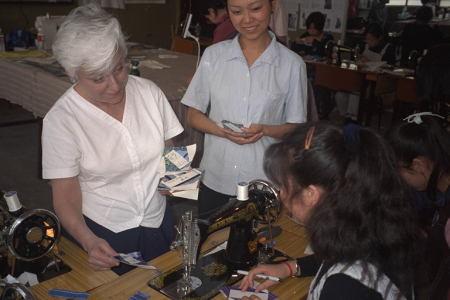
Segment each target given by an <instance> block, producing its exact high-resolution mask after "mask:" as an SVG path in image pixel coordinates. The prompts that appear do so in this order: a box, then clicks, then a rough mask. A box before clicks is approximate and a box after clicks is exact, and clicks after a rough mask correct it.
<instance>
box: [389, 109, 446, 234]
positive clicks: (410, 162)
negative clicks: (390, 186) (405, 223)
mask: <svg viewBox="0 0 450 300" xmlns="http://www.w3.org/2000/svg"><path fill="white" fill-rule="evenodd" d="M405 120H406V121H404V122H399V123H397V124H395V125H394V126H393V127H392V128H391V129H389V131H388V132H387V133H386V139H387V141H388V142H389V144H390V145H391V147H392V149H393V150H394V153H395V156H396V160H397V165H398V168H399V172H400V175H401V176H402V177H403V178H404V179H405V180H406V182H407V183H408V185H409V186H410V187H411V190H412V195H413V199H414V203H415V207H416V210H417V211H418V213H419V222H420V224H421V227H422V228H423V229H425V230H427V228H429V227H430V226H431V225H433V224H436V222H437V220H438V215H439V212H440V211H441V210H442V209H443V208H444V206H445V205H446V204H447V203H449V202H450V188H449V187H450V156H449V153H448V151H449V149H450V136H449V135H448V133H447V131H446V130H445V129H444V128H443V127H442V126H441V124H440V121H439V120H438V118H437V117H435V116H433V115H430V113H420V114H415V115H412V116H410V117H408V118H406V119H405Z"/></svg>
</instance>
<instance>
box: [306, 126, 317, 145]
mask: <svg viewBox="0 0 450 300" xmlns="http://www.w3.org/2000/svg"><path fill="white" fill-rule="evenodd" d="M315 128H316V126H311V128H309V131H308V134H307V135H306V139H305V150H308V149H309V145H311V140H312V138H313V134H314V129H315Z"/></svg>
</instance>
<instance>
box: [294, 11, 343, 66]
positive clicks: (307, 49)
mask: <svg viewBox="0 0 450 300" xmlns="http://www.w3.org/2000/svg"><path fill="white" fill-rule="evenodd" d="M324 25H325V16H324V15H323V14H322V13H321V12H318V11H316V12H313V13H311V14H310V15H309V16H308V18H307V19H306V28H307V32H305V33H304V34H302V35H301V36H300V37H298V38H296V39H295V41H294V42H292V44H291V50H292V51H294V52H297V53H299V54H300V52H304V54H305V55H311V56H314V55H317V56H320V57H322V58H325V57H326V56H327V53H326V51H325V45H326V44H327V42H328V41H332V40H334V37H333V35H332V34H330V33H329V32H325V31H323V26H324Z"/></svg>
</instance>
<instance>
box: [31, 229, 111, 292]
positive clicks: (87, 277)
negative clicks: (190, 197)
mask: <svg viewBox="0 0 450 300" xmlns="http://www.w3.org/2000/svg"><path fill="white" fill-rule="evenodd" d="M57 250H59V251H62V252H64V255H59V258H60V259H62V260H63V261H64V263H65V264H67V265H68V266H69V267H71V268H72V271H70V272H68V273H65V274H63V275H60V276H58V277H54V278H52V279H49V280H46V281H44V282H42V283H40V284H37V285H35V286H32V287H30V288H29V289H30V290H31V292H32V293H33V294H34V296H35V297H36V299H38V300H41V299H49V300H50V299H51V300H54V299H55V298H54V297H50V296H48V295H47V293H48V291H50V290H51V289H52V288H56V289H63V290H72V291H77V292H85V291H90V290H92V289H94V288H96V287H98V286H101V285H103V284H105V283H107V282H110V281H112V280H114V279H116V278H118V277H119V276H118V275H117V274H116V273H114V272H113V271H100V272H95V271H93V270H92V269H91V267H90V266H89V263H88V255H87V253H86V252H85V251H83V250H82V249H80V248H79V247H78V246H76V245H75V244H73V243H72V242H70V241H69V240H67V239H66V238H64V237H62V238H61V239H60V241H59V242H58V244H57ZM57 250H53V251H57Z"/></svg>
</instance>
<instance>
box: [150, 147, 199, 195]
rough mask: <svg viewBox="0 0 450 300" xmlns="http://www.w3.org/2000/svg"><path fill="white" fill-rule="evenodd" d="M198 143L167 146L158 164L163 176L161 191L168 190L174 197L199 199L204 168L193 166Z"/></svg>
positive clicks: (159, 171) (160, 185)
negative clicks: (199, 188) (199, 187)
mask: <svg viewBox="0 0 450 300" xmlns="http://www.w3.org/2000/svg"><path fill="white" fill-rule="evenodd" d="M196 149H197V145H195V144H194V145H190V146H185V147H166V148H164V152H163V156H162V158H161V161H160V163H159V166H158V173H159V174H160V177H161V178H162V180H161V182H160V183H159V186H158V190H159V191H167V192H169V193H170V194H171V195H172V196H174V197H180V198H187V199H192V200H197V198H198V186H199V183H200V177H201V175H202V170H201V169H200V168H194V169H192V168H191V163H192V160H193V159H194V156H195V151H196Z"/></svg>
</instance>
